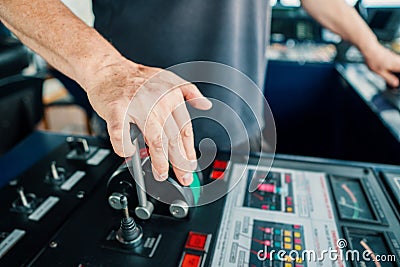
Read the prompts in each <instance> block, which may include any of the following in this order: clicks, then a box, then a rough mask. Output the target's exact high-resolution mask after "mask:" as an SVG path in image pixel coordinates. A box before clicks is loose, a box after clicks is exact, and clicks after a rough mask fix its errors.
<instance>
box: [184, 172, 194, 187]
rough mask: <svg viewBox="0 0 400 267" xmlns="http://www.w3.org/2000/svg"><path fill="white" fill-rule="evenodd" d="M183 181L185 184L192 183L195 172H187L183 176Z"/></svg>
mask: <svg viewBox="0 0 400 267" xmlns="http://www.w3.org/2000/svg"><path fill="white" fill-rule="evenodd" d="M182 182H183V183H184V185H190V184H191V183H192V182H193V174H192V173H191V172H188V173H186V174H185V175H184V176H183V177H182Z"/></svg>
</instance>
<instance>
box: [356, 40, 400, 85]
mask: <svg viewBox="0 0 400 267" xmlns="http://www.w3.org/2000/svg"><path fill="white" fill-rule="evenodd" d="M361 52H362V53H363V55H364V58H365V62H366V64H367V65H368V67H369V68H370V69H371V70H372V71H374V72H375V73H377V74H379V75H380V76H382V77H383V78H384V79H385V81H386V83H387V84H388V85H389V86H391V87H393V88H395V87H398V86H399V85H400V81H399V79H398V78H397V76H396V75H395V74H394V73H399V72H400V55H398V54H396V53H394V52H392V51H390V50H389V49H387V48H386V47H384V46H382V45H381V44H379V43H376V44H374V45H371V46H370V47H368V49H366V50H364V51H361Z"/></svg>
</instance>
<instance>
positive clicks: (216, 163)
mask: <svg viewBox="0 0 400 267" xmlns="http://www.w3.org/2000/svg"><path fill="white" fill-rule="evenodd" d="M226 166H228V162H227V161H223V160H216V161H214V169H221V170H225V169H226Z"/></svg>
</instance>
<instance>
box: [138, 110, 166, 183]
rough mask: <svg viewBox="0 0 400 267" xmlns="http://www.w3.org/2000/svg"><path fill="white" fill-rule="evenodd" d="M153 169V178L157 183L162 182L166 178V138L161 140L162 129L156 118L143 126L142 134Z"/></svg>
mask: <svg viewBox="0 0 400 267" xmlns="http://www.w3.org/2000/svg"><path fill="white" fill-rule="evenodd" d="M143 135H144V138H145V140H146V143H147V145H148V146H149V153H150V156H151V163H152V167H153V176H154V179H156V180H157V181H164V180H166V179H167V178H168V170H169V164H168V152H167V151H168V143H167V140H168V139H167V138H166V137H164V138H163V129H162V127H161V125H160V123H159V122H158V121H157V120H156V118H152V120H149V121H148V122H147V123H146V125H145V130H144V132H143Z"/></svg>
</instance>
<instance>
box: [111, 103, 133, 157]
mask: <svg viewBox="0 0 400 267" xmlns="http://www.w3.org/2000/svg"><path fill="white" fill-rule="evenodd" d="M108 114H109V115H108V117H107V118H106V122H107V130H108V133H109V135H110V141H111V145H112V147H113V149H114V151H115V153H116V154H117V155H118V156H120V157H130V156H132V155H133V154H134V153H135V151H136V150H135V146H134V145H133V144H132V140H131V136H130V124H129V122H128V121H126V119H125V117H126V116H125V111H124V109H123V108H121V106H117V105H114V106H113V107H112V108H110V109H109V112H108Z"/></svg>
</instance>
